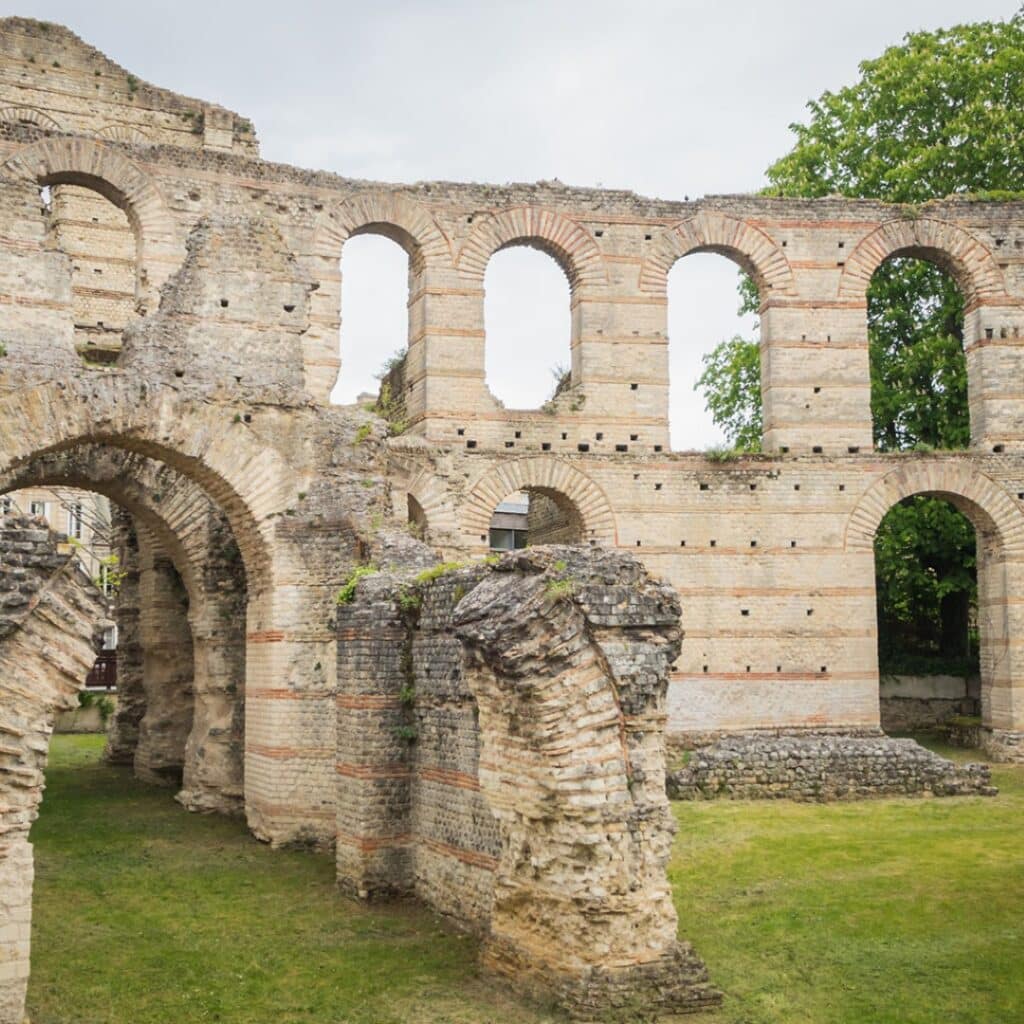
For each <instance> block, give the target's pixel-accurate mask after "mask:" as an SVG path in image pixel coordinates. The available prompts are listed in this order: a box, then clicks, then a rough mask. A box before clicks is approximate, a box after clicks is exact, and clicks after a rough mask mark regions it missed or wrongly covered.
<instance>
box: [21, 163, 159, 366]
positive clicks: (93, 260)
mask: <svg viewBox="0 0 1024 1024" xmlns="http://www.w3.org/2000/svg"><path fill="white" fill-rule="evenodd" d="M40 199H41V201H42V204H43V210H44V213H45V215H46V218H47V244H48V245H49V246H50V247H51V248H54V249H57V250H59V251H61V252H63V253H65V254H66V255H67V256H68V258H69V261H70V267H71V309H72V316H73V321H74V342H75V347H76V349H77V350H78V352H79V354H80V356H81V357H82V359H83V360H84V361H85V362H87V363H94V364H101V365H102V364H110V363H114V362H116V361H117V357H118V354H119V353H120V351H121V334H122V332H123V331H124V329H125V328H126V327H127V326H128V324H129V323H131V322H132V320H134V319H136V318H137V316H138V311H137V304H136V289H137V276H138V268H139V261H138V243H137V239H136V234H135V231H134V230H133V228H132V225H131V223H130V221H129V219H128V216H127V214H126V213H125V212H124V210H122V209H121V208H120V207H119V206H117V205H115V203H114V202H112V201H111V199H109V198H107V197H106V196H105V195H103V194H102V193H101V192H100V191H99V190H98V189H93V188H89V187H86V186H83V185H81V184H67V183H64V184H61V183H56V184H53V185H44V186H43V187H42V188H41V189H40Z"/></svg>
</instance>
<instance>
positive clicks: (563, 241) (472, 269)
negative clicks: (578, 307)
mask: <svg viewBox="0 0 1024 1024" xmlns="http://www.w3.org/2000/svg"><path fill="white" fill-rule="evenodd" d="M514 245H526V246H530V247H531V248H534V249H539V250H540V251H541V252H545V253H547V254H548V255H549V256H550V257H552V259H554V260H555V262H556V263H557V264H558V265H559V266H560V267H561V268H562V271H563V272H564V274H565V276H566V277H567V278H568V280H569V287H570V288H571V289H572V290H573V292H576V291H577V290H579V289H589V288H600V287H603V286H604V285H605V284H607V282H608V271H607V268H606V266H605V262H604V258H603V257H602V255H601V250H600V249H599V248H598V245H597V242H595V241H594V238H593V236H592V235H591V233H590V232H589V231H587V230H586V229H585V228H584V227H583V226H582V225H580V224H578V223H577V222H576V221H574V220H571V219H570V218H569V217H566V216H564V215H563V214H560V213H556V212H555V211H554V210H547V209H544V208H543V207H536V206H520V207H516V208H515V209H511V210H502V211H501V212H499V213H491V214H488V215H486V216H484V217H481V218H480V219H479V220H476V221H475V222H474V224H473V228H472V230H471V231H470V234H469V237H468V238H467V239H466V240H465V241H464V242H463V243H462V248H461V249H460V250H459V256H458V269H459V272H460V274H461V275H462V276H463V277H466V278H470V279H471V280H474V281H483V279H484V275H485V273H486V272H487V264H488V263H489V262H490V259H491V257H492V256H493V255H494V254H495V253H496V252H499V251H500V250H501V249H508V248H511V247H512V246H514Z"/></svg>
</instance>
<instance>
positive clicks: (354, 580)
mask: <svg viewBox="0 0 1024 1024" xmlns="http://www.w3.org/2000/svg"><path fill="white" fill-rule="evenodd" d="M376 571H377V569H376V567H375V566H372V565H357V566H356V567H355V568H354V569H353V570H352V571H351V572H350V573H349V574H348V578H347V579H346V580H345V582H344V583H343V584H342V586H341V589H340V590H339V591H338V593H337V595H336V596H335V598H334V601H335V604H339V605H342V604H351V603H352V601H353V600H354V599H355V596H356V588H357V587H358V586H359V581H360V580H361V579H362V578H363V577H364V576H372V575H373V574H374V573H375V572H376Z"/></svg>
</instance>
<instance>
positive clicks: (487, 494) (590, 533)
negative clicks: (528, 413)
mask: <svg viewBox="0 0 1024 1024" xmlns="http://www.w3.org/2000/svg"><path fill="white" fill-rule="evenodd" d="M529 490H541V491H546V492H549V493H552V494H557V495H561V496H563V497H565V498H566V499H568V500H569V501H570V502H571V503H572V504H573V506H574V507H575V508H576V511H577V512H578V513H579V515H580V519H581V520H582V525H583V539H584V540H585V541H588V542H591V541H592V542H594V543H596V544H601V545H605V546H608V547H614V546H615V545H616V543H617V541H618V531H617V529H616V524H615V514H614V512H613V511H612V507H611V504H610V502H609V501H608V498H607V496H606V495H605V493H604V491H602V490H601V488H600V487H598V485H597V484H595V483H594V481H593V480H591V479H590V477H588V476H586V475H585V474H584V473H582V472H581V471H580V470H579V469H577V468H576V467H575V466H572V465H570V464H569V463H568V462H564V461H563V460H561V459H558V458H544V457H540V456H537V457H532V458H525V459H515V460H513V461H509V462H501V463H498V464H497V465H495V466H492V468H491V469H489V470H487V471H486V472H485V473H484V474H483V475H482V476H481V477H480V478H479V479H478V480H477V481H476V483H475V484H474V485H473V487H472V489H471V490H470V492H469V494H468V495H467V497H466V500H465V502H464V504H463V511H462V530H463V533H464V534H465V535H466V537H467V539H468V540H469V541H470V542H471V543H472V544H474V545H476V544H478V543H479V540H478V538H480V537H481V536H483V537H486V536H487V531H488V529H489V527H490V522H491V516H492V515H493V513H494V509H495V508H496V507H497V505H498V504H499V503H500V502H501V501H503V500H504V499H505V498H507V497H508V496H509V495H510V494H514V493H515V492H516V491H529Z"/></svg>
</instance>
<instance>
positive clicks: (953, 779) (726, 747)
mask: <svg viewBox="0 0 1024 1024" xmlns="http://www.w3.org/2000/svg"><path fill="white" fill-rule="evenodd" d="M667 784H668V792H669V796H671V797H672V798H673V799H674V800H715V799H722V798H726V799H733V800H775V799H786V800H807V801H818V802H826V801H830V800H860V799H865V798H868V797H880V796H995V795H996V794H997V793H998V790H997V789H996V788H995V787H994V786H993V785H992V774H991V771H990V769H989V767H988V765H984V764H966V765H958V764H955V763H954V762H952V761H950V760H948V759H947V758H945V757H941V756H940V755H939V754H936V753H933V752H932V751H930V750H926V749H925V748H924V747H922V746H921V745H920V744H918V743H917V742H916V741H914V740H912V739H892V738H890V737H888V736H882V735H878V736H777V737H766V736H728V737H723V738H722V739H720V740H717V741H716V742H714V743H712V744H710V745H709V746H706V747H701V748H700V749H698V750H695V751H693V752H692V753H691V754H690V755H689V761H688V763H687V764H686V765H684V766H683V767H681V768H676V769H674V770H672V771H670V772H669V773H668V777H667Z"/></svg>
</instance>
